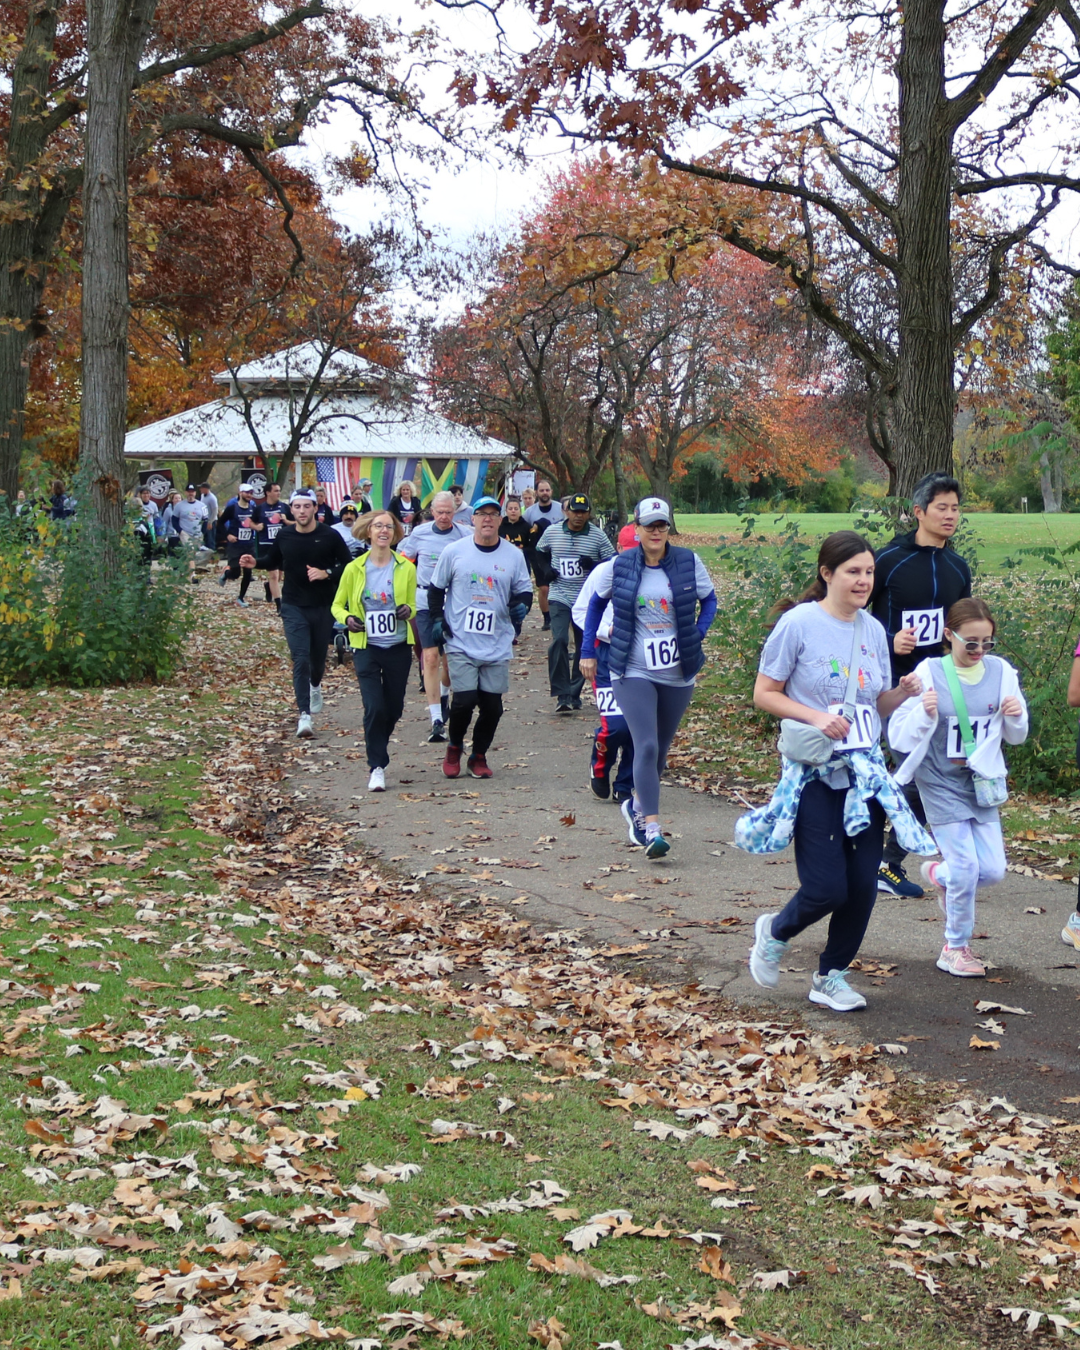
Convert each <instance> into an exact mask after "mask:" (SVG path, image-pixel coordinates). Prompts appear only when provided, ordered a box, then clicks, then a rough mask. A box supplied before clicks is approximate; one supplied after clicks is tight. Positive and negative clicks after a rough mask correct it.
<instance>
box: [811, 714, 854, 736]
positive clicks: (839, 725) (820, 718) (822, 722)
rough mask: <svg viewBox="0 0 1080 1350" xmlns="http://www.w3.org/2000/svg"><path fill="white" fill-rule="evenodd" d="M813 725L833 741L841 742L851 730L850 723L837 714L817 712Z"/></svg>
mask: <svg viewBox="0 0 1080 1350" xmlns="http://www.w3.org/2000/svg"><path fill="white" fill-rule="evenodd" d="M814 725H815V726H816V727H817V729H818V731H823V732H824V733H825V735H826V736H828V737H829V738H830V740H834V741H842V740H843V739H844V737H845V736H846V735H847V734H848V732H849V731H850V730H851V723H850V722H849V721H848V720H847V718H846V717H841V716H840V714H839V713H829V712H819V713H818V715H817V717H816V718H815V720H814Z"/></svg>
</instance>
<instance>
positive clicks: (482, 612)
mask: <svg viewBox="0 0 1080 1350" xmlns="http://www.w3.org/2000/svg"><path fill="white" fill-rule="evenodd" d="M465 631H466V633H494V631H495V611H494V610H493V609H491V608H490V607H488V606H485V605H470V606H469V608H468V609H467V610H466V611H465Z"/></svg>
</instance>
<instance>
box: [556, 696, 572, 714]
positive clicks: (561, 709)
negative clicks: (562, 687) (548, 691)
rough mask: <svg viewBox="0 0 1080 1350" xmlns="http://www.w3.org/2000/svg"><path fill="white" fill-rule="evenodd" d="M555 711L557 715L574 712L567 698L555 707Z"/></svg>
mask: <svg viewBox="0 0 1080 1350" xmlns="http://www.w3.org/2000/svg"><path fill="white" fill-rule="evenodd" d="M555 711H556V712H557V713H566V712H568V713H572V712H573V711H574V705H573V704H572V703H571V702H570V700H569V699H568V698H564V699H563V700H562V702H561V703H557V704H556V705H555Z"/></svg>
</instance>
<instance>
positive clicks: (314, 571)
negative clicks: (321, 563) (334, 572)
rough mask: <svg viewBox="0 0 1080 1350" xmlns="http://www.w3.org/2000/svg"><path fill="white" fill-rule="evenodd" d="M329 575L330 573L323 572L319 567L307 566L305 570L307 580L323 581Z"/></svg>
mask: <svg viewBox="0 0 1080 1350" xmlns="http://www.w3.org/2000/svg"><path fill="white" fill-rule="evenodd" d="M329 575H330V573H329V572H324V571H323V569H322V568H321V567H309V568H308V570H307V579H308V581H325V580H326V579H327V577H328V576H329Z"/></svg>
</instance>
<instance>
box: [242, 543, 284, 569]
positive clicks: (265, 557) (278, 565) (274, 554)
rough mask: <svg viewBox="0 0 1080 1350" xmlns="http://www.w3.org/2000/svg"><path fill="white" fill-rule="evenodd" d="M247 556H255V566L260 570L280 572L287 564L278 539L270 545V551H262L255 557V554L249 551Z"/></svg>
mask: <svg viewBox="0 0 1080 1350" xmlns="http://www.w3.org/2000/svg"><path fill="white" fill-rule="evenodd" d="M247 556H248V557H249V558H255V566H256V568H257V569H258V570H259V571H263V572H266V571H269V572H280V571H281V569H282V568H283V567H284V566H285V562H284V560H283V558H282V556H281V545H280V544H279V543H278V541H277V540H276V539H275V540H274V542H273V543H272V544H271V545H270V549H269V551H268V552H266V553H260V554H259V556H258V557H255V554H253V553H249V554H248V555H247Z"/></svg>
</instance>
